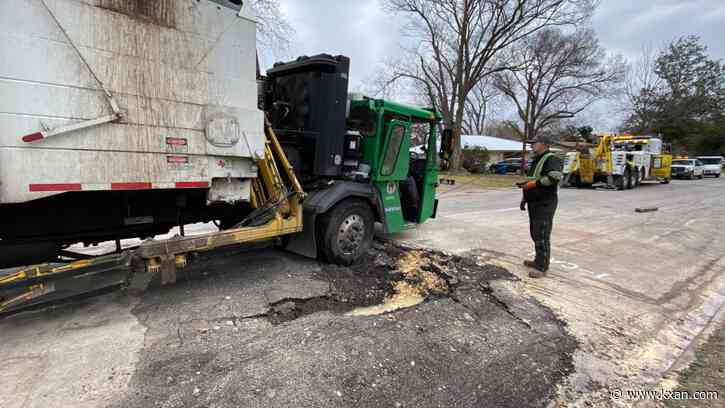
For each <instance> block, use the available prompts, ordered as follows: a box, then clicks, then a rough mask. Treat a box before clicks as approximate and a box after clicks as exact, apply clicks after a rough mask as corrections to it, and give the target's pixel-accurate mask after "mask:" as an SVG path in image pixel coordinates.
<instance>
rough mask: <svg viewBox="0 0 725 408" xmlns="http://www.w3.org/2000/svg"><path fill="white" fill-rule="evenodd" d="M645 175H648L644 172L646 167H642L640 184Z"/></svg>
mask: <svg viewBox="0 0 725 408" xmlns="http://www.w3.org/2000/svg"><path fill="white" fill-rule="evenodd" d="M645 177H646V174H645V172H644V167H642V170H641V171H640V174H639V184H642V182H643V181H644V178H645Z"/></svg>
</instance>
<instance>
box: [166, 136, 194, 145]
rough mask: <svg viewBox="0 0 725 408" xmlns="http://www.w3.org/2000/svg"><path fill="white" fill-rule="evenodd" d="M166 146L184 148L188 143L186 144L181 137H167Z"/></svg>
mask: <svg viewBox="0 0 725 408" xmlns="http://www.w3.org/2000/svg"><path fill="white" fill-rule="evenodd" d="M166 144H168V145H176V146H186V145H187V144H189V142H187V141H186V139H184V138H182V137H167V138H166Z"/></svg>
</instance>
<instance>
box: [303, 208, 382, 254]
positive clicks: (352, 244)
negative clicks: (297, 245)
mask: <svg viewBox="0 0 725 408" xmlns="http://www.w3.org/2000/svg"><path fill="white" fill-rule="evenodd" d="M374 223H375V219H374V218H373V212H372V210H371V209H370V206H369V205H368V204H367V203H365V202H364V201H361V200H354V199H353V200H345V201H342V202H341V203H338V204H337V205H335V207H333V208H332V209H331V210H329V211H328V212H327V213H325V214H324V215H323V216H322V218H321V219H320V223H319V224H318V226H319V229H318V231H317V232H318V235H317V236H318V245H319V248H320V255H322V257H323V258H324V260H326V261H327V262H330V263H334V264H338V265H346V266H347V265H352V264H353V263H355V261H357V260H358V259H360V257H361V256H362V255H364V254H366V253H367V252H368V250H369V249H370V246H371V245H372V241H373V232H374Z"/></svg>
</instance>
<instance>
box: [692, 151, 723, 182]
mask: <svg viewBox="0 0 725 408" xmlns="http://www.w3.org/2000/svg"><path fill="white" fill-rule="evenodd" d="M697 160H700V161H701V162H702V164H703V167H704V175H705V176H713V177H720V174H721V173H722V168H723V164H725V159H723V158H722V156H699V157H698V158H697Z"/></svg>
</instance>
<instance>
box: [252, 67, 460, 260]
mask: <svg viewBox="0 0 725 408" xmlns="http://www.w3.org/2000/svg"><path fill="white" fill-rule="evenodd" d="M349 63H350V61H349V59H348V58H347V57H344V56H334V57H333V56H330V55H325V54H321V55H317V56H313V57H301V58H298V59H297V60H295V61H292V62H288V63H278V64H275V66H274V67H273V68H272V69H270V70H269V71H267V76H266V78H265V79H264V92H263V95H262V98H261V99H262V100H263V109H264V110H265V112H266V113H267V115H268V116H269V118H270V122H271V123H272V126H273V128H274V132H275V133H276V134H277V136H278V137H279V140H280V143H281V145H282V146H283V149H284V151H285V154H286V156H287V158H288V160H289V162H290V163H291V164H292V167H293V168H294V169H295V175H296V176H297V178H298V179H299V180H300V182H301V184H302V186H303V189H304V191H305V192H306V194H307V198H306V199H305V202H304V222H303V224H304V231H303V232H302V233H299V234H295V235H292V236H291V237H290V238H289V242H288V244H287V248H288V249H289V250H291V251H293V252H297V253H300V254H302V255H305V256H309V257H321V258H323V259H325V260H327V261H329V262H333V263H338V264H351V263H353V262H355V260H357V259H358V258H359V257H360V256H361V255H362V254H364V253H366V252H367V249H368V248H369V247H370V245H371V242H372V238H373V234H374V231H375V228H374V224H375V223H376V222H377V223H380V225H381V226H382V231H383V232H385V233H395V232H400V231H403V230H405V229H409V228H411V227H414V226H416V225H419V224H421V223H423V222H425V221H427V220H429V219H430V218H434V217H435V215H436V210H437V201H436V187H437V183H438V173H437V167H438V166H437V160H438V152H437V146H438V145H439V144H441V145H447V144H446V143H439V140H438V126H439V123H440V121H441V115H440V114H439V113H437V112H436V111H435V110H433V109H425V108H420V107H415V106H410V105H405V104H401V103H396V102H392V101H388V100H384V99H374V98H367V97H364V96H359V95H354V94H348V92H347V91H348V72H349ZM444 133H445V132H444ZM446 134H447V133H446Z"/></svg>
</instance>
